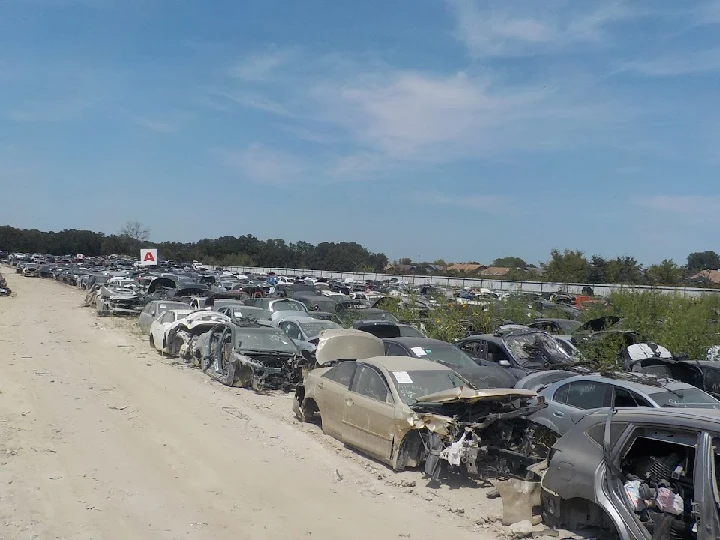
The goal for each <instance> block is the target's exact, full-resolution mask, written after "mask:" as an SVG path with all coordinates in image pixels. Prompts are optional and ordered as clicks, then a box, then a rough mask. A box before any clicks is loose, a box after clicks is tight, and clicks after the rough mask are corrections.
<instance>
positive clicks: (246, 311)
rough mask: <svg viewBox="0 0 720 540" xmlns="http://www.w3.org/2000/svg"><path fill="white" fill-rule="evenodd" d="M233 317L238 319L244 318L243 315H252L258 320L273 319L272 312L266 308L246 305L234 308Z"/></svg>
mask: <svg viewBox="0 0 720 540" xmlns="http://www.w3.org/2000/svg"><path fill="white" fill-rule="evenodd" d="M233 317H235V318H237V319H242V318H243V317H252V318H254V319H258V320H264V321H269V320H270V319H272V314H271V313H270V312H269V311H268V310H266V309H262V308H253V307H249V306H245V307H241V308H234V309H233Z"/></svg>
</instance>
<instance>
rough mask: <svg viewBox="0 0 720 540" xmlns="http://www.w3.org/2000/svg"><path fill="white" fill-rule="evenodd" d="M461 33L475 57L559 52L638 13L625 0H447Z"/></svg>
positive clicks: (599, 36) (595, 38) (598, 37)
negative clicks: (593, 0) (596, 0)
mask: <svg viewBox="0 0 720 540" xmlns="http://www.w3.org/2000/svg"><path fill="white" fill-rule="evenodd" d="M447 3H448V5H449V6H450V9H451V11H452V13H453V15H454V17H455V22H456V28H455V34H454V35H455V37H456V38H457V39H458V40H459V41H460V42H462V43H463V44H464V45H465V46H466V47H467V49H468V52H469V54H470V55H471V56H473V57H477V58H480V57H486V56H525V55H538V54H546V53H553V52H557V51H559V50H561V49H563V48H565V47H567V46H570V45H573V44H576V43H596V44H597V43H600V42H602V41H605V40H606V38H607V36H608V34H607V30H606V27H607V26H609V25H611V24H613V23H615V22H617V21H621V20H624V19H627V18H628V17H631V16H633V15H634V14H635V13H636V12H634V11H633V10H631V9H630V7H629V6H628V4H626V3H624V2H605V3H601V4H593V3H575V2H562V1H556V2H534V3H529V2H522V3H521V2H506V1H490V2H479V1H477V0H447Z"/></svg>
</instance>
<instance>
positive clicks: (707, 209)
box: [635, 195, 720, 217]
mask: <svg viewBox="0 0 720 540" xmlns="http://www.w3.org/2000/svg"><path fill="white" fill-rule="evenodd" d="M635 204H636V205H637V206H642V207H645V208H650V209H653V210H658V211H661V212H669V213H680V214H690V215H693V216H698V215H703V216H713V217H717V216H718V215H720V197H712V196H703V195H653V196H650V197H638V198H636V199H635Z"/></svg>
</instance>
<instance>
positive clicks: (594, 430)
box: [585, 422, 628, 447]
mask: <svg viewBox="0 0 720 540" xmlns="http://www.w3.org/2000/svg"><path fill="white" fill-rule="evenodd" d="M627 427H628V424H627V422H613V423H612V424H610V446H611V447H612V446H614V445H615V443H616V442H617V440H618V439H619V438H620V435H622V434H623V432H624V431H625V429H627ZM585 435H587V436H588V437H590V438H591V439H592V440H593V441H595V442H596V443H598V444H599V445H600V446H603V445H604V444H605V443H604V441H605V422H601V423H599V424H595V425H594V426H592V427H591V428H590V429H588V430H587V431H586V432H585Z"/></svg>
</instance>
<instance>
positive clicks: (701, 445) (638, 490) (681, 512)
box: [541, 407, 720, 540]
mask: <svg viewBox="0 0 720 540" xmlns="http://www.w3.org/2000/svg"><path fill="white" fill-rule="evenodd" d="M719 481H720V410H717V409H679V410H668V409H666V408H645V407H636V408H627V409H622V408H618V409H615V408H609V409H607V410H605V411H598V412H595V413H593V414H590V415H588V416H586V417H584V418H583V419H582V420H581V421H580V422H578V424H576V425H575V426H574V427H573V428H572V429H571V430H569V431H568V432H567V433H566V434H565V435H563V436H562V437H561V438H560V439H559V440H558V441H557V442H556V443H555V445H554V446H553V448H552V450H551V451H550V455H549V457H548V461H547V469H546V471H545V472H544V475H543V478H542V495H541V500H542V511H543V521H545V523H546V524H547V525H550V526H565V527H568V528H571V529H581V528H595V529H597V530H599V532H598V534H597V535H595V536H594V537H596V538H608V539H612V538H619V539H622V540H652V539H661V540H672V539H679V540H711V539H712V540H716V539H717V538H720V517H719V515H718V509H719V508H720V495H719V494H720V489H719V488H720V482H719Z"/></svg>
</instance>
